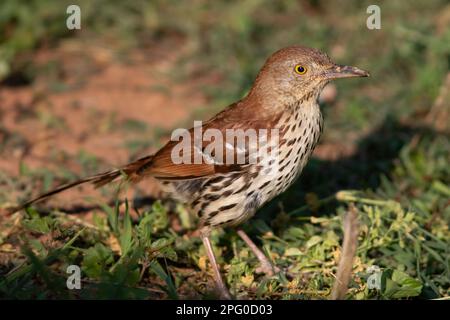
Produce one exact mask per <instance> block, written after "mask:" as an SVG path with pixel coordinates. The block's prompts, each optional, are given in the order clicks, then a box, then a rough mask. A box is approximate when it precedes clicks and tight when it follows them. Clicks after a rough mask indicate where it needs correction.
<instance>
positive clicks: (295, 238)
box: [0, 0, 450, 299]
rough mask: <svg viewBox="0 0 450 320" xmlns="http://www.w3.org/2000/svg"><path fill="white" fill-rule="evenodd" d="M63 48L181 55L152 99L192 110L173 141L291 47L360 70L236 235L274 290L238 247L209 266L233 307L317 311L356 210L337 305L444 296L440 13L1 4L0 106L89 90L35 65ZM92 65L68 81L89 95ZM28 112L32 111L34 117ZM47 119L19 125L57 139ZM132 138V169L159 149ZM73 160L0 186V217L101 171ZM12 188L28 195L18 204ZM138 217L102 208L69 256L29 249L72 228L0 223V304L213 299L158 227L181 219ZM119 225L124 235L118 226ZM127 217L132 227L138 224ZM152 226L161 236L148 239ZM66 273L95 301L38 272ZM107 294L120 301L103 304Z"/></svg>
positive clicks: (449, 80)
mask: <svg viewBox="0 0 450 320" xmlns="http://www.w3.org/2000/svg"><path fill="white" fill-rule="evenodd" d="M69 4H78V5H79V6H80V8H81V25H82V29H81V30H78V31H71V30H67V28H66V26H65V19H66V18H67V16H68V15H67V14H66V8H67V6H68V5H69ZM371 4H377V5H379V6H380V8H381V29H380V30H369V29H368V28H367V27H366V19H367V17H368V16H369V14H367V13H366V8H367V7H368V6H369V5H371ZM67 43H69V44H72V45H73V44H75V45H78V46H79V47H80V48H83V46H89V47H95V46H97V45H98V47H101V48H107V49H108V50H109V52H112V54H111V57H110V58H108V63H109V64H124V63H125V64H126V63H129V62H130V61H132V60H133V58H132V55H131V53H136V52H137V53H141V54H142V55H144V56H152V55H153V54H154V53H155V52H157V53H158V54H157V55H158V57H159V59H162V60H164V59H165V57H173V56H175V58H174V59H170V60H169V59H167V61H170V63H169V65H168V67H166V68H164V71H163V72H162V73H160V74H158V76H157V77H159V76H161V78H162V79H164V81H165V83H170V84H171V85H160V86H154V87H153V90H158V91H161V92H171V91H172V90H173V87H172V85H173V86H185V85H186V86H189V87H190V88H191V90H193V91H197V92H199V93H200V94H201V95H202V96H203V97H204V99H203V100H201V101H202V102H199V104H198V106H197V107H195V108H190V109H189V114H190V116H189V117H187V118H186V117H180V119H179V120H178V123H180V124H183V125H191V120H192V119H194V118H195V119H200V118H202V119H206V117H207V116H209V115H212V114H213V113H214V112H216V111H219V110H221V109H222V108H223V107H224V106H226V105H228V104H230V103H232V102H233V101H235V100H237V99H239V98H241V97H242V96H243V95H244V94H245V93H246V92H247V91H248V89H249V88H250V86H251V84H252V81H253V79H254V77H255V75H256V73H257V71H258V70H259V68H260V67H261V65H262V64H263V62H264V60H265V59H266V58H267V57H268V56H269V55H270V54H271V53H272V52H274V51H276V50H278V49H279V48H282V47H285V46H288V45H293V44H300V45H305V46H309V47H315V48H319V49H321V50H323V51H325V52H327V53H328V54H329V55H330V57H332V59H333V60H334V61H336V62H338V63H342V64H349V65H355V66H358V67H361V68H363V69H365V70H369V71H370V73H371V77H370V78H369V79H363V80H361V81H339V82H337V83H336V84H335V86H334V87H332V90H331V91H330V93H329V97H328V98H326V97H325V98H324V99H323V100H322V105H323V112H324V115H325V131H324V136H323V137H322V139H321V145H320V146H319V147H318V150H317V152H316V153H315V156H314V157H313V159H312V160H311V162H310V164H309V165H308V166H307V168H306V169H305V171H304V174H303V175H302V177H301V178H300V181H299V182H298V183H297V184H296V185H295V186H293V187H292V188H290V189H289V191H288V192H286V193H285V194H284V195H282V196H280V197H278V198H277V199H275V200H274V201H272V202H271V203H270V204H268V205H267V206H266V207H265V208H264V209H263V210H261V213H260V214H259V215H258V217H257V218H255V219H254V220H253V222H254V223H252V224H251V225H249V226H246V228H247V229H248V231H249V232H250V234H251V235H252V236H254V237H255V238H258V241H259V244H262V245H264V248H265V250H266V252H268V253H269V254H270V256H271V258H272V259H273V260H274V262H275V263H276V264H278V265H280V266H281V267H283V268H284V270H286V274H285V275H283V276H279V277H276V278H274V279H265V278H263V277H262V276H256V275H255V276H253V274H254V269H255V268H256V267H257V265H256V262H255V261H254V260H252V259H251V258H249V256H250V254H249V253H248V252H247V251H246V249H245V248H244V247H243V244H242V243H241V242H240V241H239V240H238V239H237V238H236V237H235V236H234V235H232V234H230V233H225V232H223V231H217V233H216V234H215V238H214V242H215V246H216V248H217V250H219V251H220V252H222V253H224V255H223V257H221V260H222V261H221V263H222V264H224V265H226V267H225V270H226V274H227V281H228V284H229V285H230V287H231V288H232V292H234V293H235V294H236V295H237V296H238V297H243V298H264V299H299V298H300V299H317V298H318V299H324V298H327V297H328V296H329V291H330V288H331V286H332V283H333V279H334V278H333V273H334V272H335V270H336V256H337V255H338V254H339V243H340V239H341V236H342V230H341V218H342V216H343V214H344V213H345V212H346V210H347V206H348V203H350V202H351V203H356V204H357V208H358V210H359V215H360V220H361V225H362V227H361V233H360V246H359V248H358V253H357V255H358V258H357V262H356V267H355V270H354V274H355V278H354V279H353V280H352V283H351V288H350V290H349V293H348V298H351V299H394V298H412V297H416V298H425V299H430V298H443V297H444V298H445V297H447V298H448V296H449V284H450V266H449V258H450V253H449V244H450V239H449V231H448V224H449V221H450V209H449V207H450V206H449V198H450V187H449V184H450V174H449V173H450V166H449V146H450V144H449V140H448V138H449V122H450V120H449V109H450V103H449V101H450V100H449V99H450V94H449V91H450V88H449V87H450V75H449V72H450V70H449V66H450V4H449V3H448V1H445V0H430V1H379V2H377V3H373V1H346V2H338V1H320V0H309V1H293V0H283V1H265V0H249V1H206V0H203V1H202V0H197V1H195V0H194V1H189V2H180V1H157V0H156V1H139V0H138V1H75V2H74V1H52V0H30V1H25V0H23V1H22V0H3V1H2V2H1V3H0V81H1V83H0V97H1V93H2V90H9V92H10V93H11V92H12V94H14V91H13V90H16V89H17V88H19V89H20V88H24V87H30V88H35V87H36V85H37V84H42V83H44V84H46V85H47V86H46V89H44V93H42V92H41V91H40V94H44V95H58V94H59V93H60V92H67V91H70V90H74V92H76V89H77V88H78V87H77V86H82V85H83V84H82V83H81V84H80V83H77V84H76V85H73V84H67V83H65V82H64V78H61V76H60V73H61V72H60V69H64V65H63V64H64V60H59V61H58V62H57V63H54V64H47V65H44V66H42V64H37V63H36V56H37V53H38V52H43V51H44V52H53V51H57V50H58V48H60V47H61V46H63V45H64V44H67ZM81 51H82V49H81ZM61 61H62V62H61ZM95 63H96V62H95V61H94V62H92V64H88V65H87V67H86V66H84V67H85V68H86V70H85V69H77V70H75V71H73V72H74V73H75V76H73V74H72V76H73V77H75V78H77V79H84V78H87V77H88V76H91V75H92V73H94V74H95V73H96V72H97V71H96V68H95ZM133 63H137V64H139V62H136V61H134V62H133ZM80 70H81V71H80ZM69 77H70V75H69ZM199 79H200V80H199ZM202 79H206V81H205V80H203V81H202ZM210 80H211V81H210ZM81 82H82V81H81ZM36 99H37V100H36ZM36 99H35V100H33V101H40V100H39V99H40V98H39V99H38V98H36ZM4 101H6V100H4ZM1 103H2V101H0V119H1V116H2V112H4V113H6V112H5V110H6V109H4V110H3V111H2V105H1ZM3 103H4V102H3ZM124 104H125V103H124ZM181 104H183V102H181ZM27 108H28V107H25V109H27ZM161 108H163V107H161ZM28 109H33V105H30V106H29V108H28ZM50 113H51V112H50ZM29 116H30V115H29ZM44 116H45V119H44V120H42V119H43V115H42V113H41V114H39V113H37V114H32V115H31V117H32V118H33V117H35V118H39V117H40V118H39V119H40V121H44V122H45V123H46V125H47V127H49V128H50V129H51V130H54V132H59V131H58V130H64V128H63V127H64V125H61V123H60V121H59V120H58V118H53V117H51V114H44ZM112 127H113V128H112V129H111V130H112V131H114V130H119V131H120V130H124V128H125V130H128V131H132V132H135V133H136V136H137V135H141V136H142V135H145V139H147V140H148V139H150V140H151V139H156V140H158V139H159V138H160V137H167V133H168V131H167V130H169V129H170V128H167V127H164V126H163V125H162V127H161V128H156V129H153V128H152V129H150V128H148V126H147V125H146V124H145V121H144V122H143V121H140V122H138V121H135V120H132V121H128V122H126V123H122V124H121V128H117V127H115V126H114V125H113V126H112ZM127 128H128V129H127ZM0 129H1V130H0V133H1V132H3V135H1V134H0V138H2V140H0V153H1V154H2V155H5V157H6V154H7V153H8V152H9V151H10V150H12V149H14V148H15V147H17V145H20V144H21V143H29V144H32V143H33V141H25V142H24V141H23V140H26V138H20V137H19V138H18V136H20V135H16V134H15V132H13V131H14V130H11V129H8V128H7V127H5V126H2V124H1V123H0ZM152 137H157V138H152ZM133 139H134V140H130V141H129V144H128V147H127V148H128V149H127V150H129V157H130V158H133V157H135V156H136V154H138V153H139V151H142V150H143V149H145V148H146V147H149V146H150V147H157V146H158V145H160V143H161V142H160V141H159V140H158V141H157V142H154V143H153V142H151V143H150V145H149V144H148V143H147V142H142V141H141V140H142V139H141V140H138V139H137V138H136V137H134V138H133ZM136 150H138V151H136ZM77 161H78V162H79V163H81V164H82V170H81V171H80V170H78V171H75V172H67V168H64V165H62V164H61V165H60V166H61V169H60V170H59V171H57V172H56V173H55V172H53V173H50V172H48V171H46V170H44V168H43V169H42V170H36V169H34V170H27V169H26V168H25V167H24V166H22V167H21V170H20V174H19V175H14V174H11V173H10V172H7V171H5V172H3V173H2V178H1V183H0V187H1V189H2V190H1V191H0V207H1V206H2V201H3V203H5V206H6V204H8V203H11V202H15V201H18V200H23V199H25V198H26V197H28V196H29V195H30V194H31V193H32V194H36V193H37V190H38V189H36V186H38V185H37V184H36V183H37V182H36V180H38V181H44V182H43V185H44V188H49V187H50V185H54V184H55V182H61V181H66V180H67V179H68V178H74V177H76V176H79V175H80V174H89V173H94V172H95V170H96V169H98V167H100V166H102V160H98V159H96V158H95V157H94V156H92V157H90V155H89V154H86V153H80V154H78V155H77ZM96 161H97V162H99V163H97V162H96ZM17 166H19V164H17ZM103 167H105V166H104V163H103ZM24 168H25V169H24ZM69 171H70V170H69ZM41 186H42V185H41ZM11 188H17V189H18V190H21V191H23V192H22V193H20V194H19V195H14V197H13V198H12V195H11V194H10V190H11ZM349 190H351V191H349ZM336 194H337V196H336ZM145 208H146V209H145V210H143V211H144V212H145V213H143V214H142V216H140V217H138V218H136V219H131V218H130V217H129V216H128V215H120V218H119V215H118V212H119V211H120V210H118V209H117V211H114V209H111V208H109V209H104V212H103V213H104V216H107V217H108V218H105V221H103V220H101V219H102V218H101V215H100V218H98V219H100V220H99V221H100V222H98V223H99V225H98V228H99V230H101V232H100V231H99V232H92V233H90V232H89V230H90V229H89V228H87V229H83V232H82V233H80V234H79V235H78V236H77V238H76V239H77V240H76V242H75V244H76V245H73V246H72V244H71V245H70V246H65V247H64V249H61V248H57V249H55V248H48V247H47V246H46V244H43V245H39V244H38V243H39V242H42V241H41V240H40V238H39V236H38V235H39V234H42V233H45V232H49V231H50V230H52V232H59V233H58V235H60V236H61V237H62V238H61V239H63V240H62V242H63V243H65V244H67V241H69V239H71V237H73V236H74V234H72V233H70V232H68V231H67V230H66V229H67V226H66V225H65V224H64V223H67V221H65V220H64V221H65V222H64V223H63V222H58V221H59V219H62V218H61V217H60V216H59V215H57V214H55V213H49V214H47V215H45V216H44V217H41V216H40V215H38V214H37V213H36V212H28V213H27V214H26V215H23V216H21V217H20V219H19V221H20V222H19V225H20V227H17V223H16V222H14V221H12V220H11V219H10V218H8V219H7V221H8V223H5V224H4V232H3V233H2V234H1V236H0V245H3V248H6V247H5V246H6V245H10V246H11V247H9V246H8V247H7V248H10V251H11V253H3V255H4V256H3V260H2V259H0V262H1V265H2V266H1V267H0V274H2V273H3V274H5V275H7V277H5V279H7V280H5V281H4V282H2V283H0V292H1V293H2V294H3V295H4V296H9V297H19V298H21V297H24V298H36V297H37V298H60V297H69V298H80V297H81V298H83V297H88V298H89V297H100V298H111V297H119V298H132V297H152V298H167V297H170V298H177V297H201V298H205V297H209V296H208V294H204V293H203V291H202V290H203V289H204V287H202V285H201V284H202V283H203V282H202V281H203V280H204V279H205V278H201V279H202V281H200V282H199V283H200V284H199V287H200V289H199V288H197V287H196V286H195V285H194V284H192V281H190V280H189V279H191V278H192V275H191V274H190V273H189V272H185V273H182V272H180V270H179V269H180V268H184V269H185V270H194V271H195V272H197V273H199V272H200V271H199V270H202V271H203V273H204V274H203V276H204V277H206V273H205V271H204V270H203V269H202V266H203V265H202V257H204V252H203V249H202V248H201V246H200V242H198V241H197V240H195V239H191V238H186V237H183V238H179V237H176V236H175V233H176V232H175V231H174V230H175V229H176V228H175V229H174V228H173V225H172V224H171V223H169V221H171V219H177V218H175V217H174V216H176V215H175V214H174V213H177V214H178V215H179V214H180V212H184V211H183V210H184V209H183V208H182V207H180V206H179V205H177V206H176V209H174V208H173V206H171V205H166V204H161V203H159V202H156V203H155V204H153V205H151V206H150V207H145ZM122 213H123V212H122ZM116 215H117V217H116ZM181 216H182V217H183V215H181ZM114 217H116V218H114ZM114 219H119V220H120V221H121V223H122V224H120V226H119V225H116V226H115V227H112V226H111V221H112V220H114ZM127 219H130V221H131V220H133V225H132V226H131V225H128V222H127V221H128V220H127ZM183 219H184V218H183ZM106 220H107V221H106ZM5 221H6V220H5ZM114 221H115V220H114ZM155 221H156V222H155ZM70 222H71V223H73V224H74V226H72V227H71V228H72V229H73V230H78V229H77V228H78V227H79V226H78V225H77V223H76V221H75V222H73V221H70ZM14 223H16V224H14ZM108 223H109V224H108ZM130 223H131V222H130ZM155 223H160V224H156V225H157V226H156V227H155ZM147 224H148V225H147ZM12 225H14V226H15V227H14V228H13V229H11V226H12ZM150 225H151V226H152V227H149V226H150ZM63 226H64V228H63ZM158 226H159V227H158ZM147 227H148V228H151V230H152V231H151V234H152V235H151V236H148V235H147V236H148V237H149V240H148V241H147V242H146V241H144V240H142V237H145V235H146V234H144V233H142V232H144V231H142V230H146V229H145V228H147ZM121 228H122V229H121ZM194 229H195V228H194V226H193V225H192V224H191V223H189V222H187V220H182V221H181V233H182V234H185V233H186V232H188V231H189V230H194ZM5 230H6V231H5ZM80 230H81V229H80ZM124 230H128V231H127V232H126V234H127V235H128V238H127V239H123V238H121V237H123V236H122V235H121V234H123V233H124ZM179 231H180V230H177V232H179ZM114 235H116V236H117V238H118V239H119V242H120V245H121V246H122V250H121V253H120V254H117V252H113V251H114V250H112V249H111V248H110V247H111V245H110V243H109V242H108V241H106V240H105V239H109V238H110V237H111V236H114ZM19 238H20V239H21V240H20V241H19V240H18V239H19ZM24 239H31V240H32V239H35V240H36V239H37V240H39V241H37V242H33V241H31V243H29V242H27V241H25V240H24ZM120 239H121V240H120ZM180 239H181V240H180ZM127 241H128V242H129V243H128V242H127ZM96 242H99V243H100V242H101V243H102V244H95V243H96ZM127 243H128V244H127ZM155 243H156V244H155ZM30 247H33V250H31V249H29V248H30ZM74 247H75V248H74ZM123 247H126V248H127V250H124V248H123ZM148 248H152V250H154V251H158V250H160V251H161V252H160V254H159V255H156V254H150V255H148V254H146V255H145V257H146V258H145V259H146V260H145V259H144V260H145V263H143V262H142V259H140V258H139V257H140V255H141V256H142V255H143V254H144V253H143V252H147V251H146V250H148ZM4 250H6V249H4ZM164 250H165V251H164ZM5 252H6V251H5ZM5 256H6V257H5ZM1 257H2V256H0V258H1ZM50 258H51V259H50ZM5 261H6V262H5ZM55 261H56V262H55ZM162 261H164V263H162ZM22 262H24V263H25V265H26V266H28V269H26V270H23V268H19V269H18V270H19V271H20V273H19V274H17V270H16V269H15V268H16V267H17V265H19V264H20V263H22ZM69 262H70V263H77V264H81V265H83V267H84V269H83V270H84V271H85V274H86V283H87V285H89V286H90V287H91V288H92V287H94V289H93V290H92V291H85V292H84V293H82V294H81V296H78V295H77V294H74V293H67V290H66V291H64V288H63V287H64V285H62V284H61V283H62V282H61V283H59V282H58V281H56V280H48V277H47V278H46V276H45V275H48V274H49V273H51V274H54V275H55V277H56V278H57V279H59V278H58V276H60V277H61V278H62V276H61V272H60V270H63V267H64V266H65V265H67V264H68V263H69ZM203 263H204V262H203ZM371 265H378V266H380V267H381V268H382V273H380V277H382V279H383V288H382V289H380V290H373V289H372V290H369V288H368V287H367V283H366V280H367V277H368V276H369V275H370V274H369V273H368V272H367V268H368V267H369V266H371ZM58 270H59V271H58ZM206 278H207V277H206ZM42 279H44V280H42ZM46 279H47V280H46ZM52 279H53V278H52ZM154 285H156V286H157V287H159V288H161V292H160V293H158V294H156V293H155V292H150V293H149V292H148V291H146V290H144V289H142V288H141V287H152V286H154ZM23 286H27V287H28V288H31V289H32V290H29V291H27V292H26V293H25V292H23V291H21V290H20V288H22V287H23ZM111 286H112V287H113V288H115V290H113V291H111V290H110V289H111ZM42 288H44V289H42ZM99 288H100V289H99ZM98 290H99V291H98ZM233 290H234V291H233ZM99 292H100V293H99ZM112 292H113V293H112ZM155 295H156V296H155Z"/></svg>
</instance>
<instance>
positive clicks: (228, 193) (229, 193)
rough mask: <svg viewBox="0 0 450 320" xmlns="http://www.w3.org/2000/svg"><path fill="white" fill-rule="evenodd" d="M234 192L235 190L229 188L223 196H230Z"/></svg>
mask: <svg viewBox="0 0 450 320" xmlns="http://www.w3.org/2000/svg"><path fill="white" fill-rule="evenodd" d="M232 193H233V190H227V191H225V192H224V193H223V194H222V196H223V197H228V196H230V195H231V194H232Z"/></svg>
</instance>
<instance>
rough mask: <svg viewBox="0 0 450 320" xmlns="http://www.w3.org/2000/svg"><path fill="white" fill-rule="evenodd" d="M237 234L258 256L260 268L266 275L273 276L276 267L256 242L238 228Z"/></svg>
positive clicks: (276, 270)
mask: <svg viewBox="0 0 450 320" xmlns="http://www.w3.org/2000/svg"><path fill="white" fill-rule="evenodd" d="M237 234H238V235H239V236H240V237H241V238H242V240H244V242H245V243H246V244H247V245H248V246H249V248H250V250H252V252H253V254H254V255H255V256H256V258H258V260H259V263H260V264H261V266H260V269H261V271H262V272H264V273H265V274H266V275H268V276H270V277H271V276H273V275H274V274H275V273H276V272H278V271H279V270H278V268H276V267H275V268H274V266H273V265H272V263H271V262H270V261H269V259H268V258H267V257H266V255H265V254H264V252H262V251H261V250H260V249H259V248H258V247H257V246H256V244H255V243H254V242H253V241H252V240H251V239H250V237H249V236H248V235H247V234H246V233H245V232H244V230H242V229H239V230H238V231H237Z"/></svg>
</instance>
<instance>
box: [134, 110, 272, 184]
mask: <svg viewBox="0 0 450 320" xmlns="http://www.w3.org/2000/svg"><path fill="white" fill-rule="evenodd" d="M242 107H243V106H240V105H239V103H235V104H233V105H231V106H230V107H228V108H227V109H225V110H224V111H222V112H220V113H219V114H217V115H216V116H215V117H213V118H212V119H211V120H209V121H208V122H206V123H204V124H203V126H202V132H203V133H204V132H205V131H206V130H207V129H217V130H219V131H220V132H221V134H222V136H223V137H225V136H226V130H227V129H243V130H246V129H255V130H258V129H262V128H265V129H270V128H272V127H273V124H274V121H267V120H266V119H245V117H244V112H243V110H242ZM248 115H249V113H248V110H247V112H245V116H246V117H248ZM252 116H255V115H252ZM272 120H278V119H272ZM189 135H190V138H191V139H190V141H191V144H190V155H191V163H186V162H184V163H179V164H177V163H174V162H173V161H172V151H173V150H174V148H175V147H176V146H177V144H178V143H179V142H178V141H169V142H168V143H167V144H166V145H165V146H164V147H162V148H161V149H160V150H159V151H158V152H157V153H156V154H155V155H154V156H153V158H152V160H151V161H149V162H148V163H146V164H145V165H143V166H142V167H141V168H140V169H139V171H138V172H137V173H138V175H143V176H145V175H152V176H154V177H155V178H158V179H163V180H164V179H165V180H184V179H195V178H200V177H206V176H211V175H214V174H217V173H227V172H231V171H241V170H245V168H246V167H247V163H244V164H230V165H227V164H217V163H211V164H208V163H206V162H205V161H202V162H201V163H194V161H193V160H194V154H196V153H198V152H202V151H203V149H204V148H205V147H206V146H207V145H208V144H209V143H210V141H202V142H201V146H202V150H199V148H195V146H194V138H193V137H194V128H191V129H190V130H189ZM224 139H225V138H224ZM233 150H234V151H235V149H234V145H233ZM223 154H225V151H224V153H223ZM235 157H236V156H235Z"/></svg>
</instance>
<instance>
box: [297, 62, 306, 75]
mask: <svg viewBox="0 0 450 320" xmlns="http://www.w3.org/2000/svg"><path fill="white" fill-rule="evenodd" d="M306 71H307V69H306V67H305V66H302V65H301V64H298V65H296V66H295V72H297V73H298V74H305V73H306Z"/></svg>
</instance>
